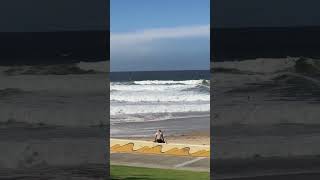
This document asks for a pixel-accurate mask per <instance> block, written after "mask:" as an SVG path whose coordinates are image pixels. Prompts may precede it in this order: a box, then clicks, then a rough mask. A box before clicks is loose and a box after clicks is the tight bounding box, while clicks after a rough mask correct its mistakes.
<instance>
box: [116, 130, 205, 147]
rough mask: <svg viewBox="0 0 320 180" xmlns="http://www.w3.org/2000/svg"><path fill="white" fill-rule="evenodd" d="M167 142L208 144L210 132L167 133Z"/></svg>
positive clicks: (147, 138)
mask: <svg viewBox="0 0 320 180" xmlns="http://www.w3.org/2000/svg"><path fill="white" fill-rule="evenodd" d="M120 139H132V140H143V141H153V140H154V137H153V136H150V137H121V138H120ZM165 140H166V141H167V143H174V144H195V145H210V133H209V132H196V131H195V132H191V133H189V134H188V133H185V134H181V135H169V136H165Z"/></svg>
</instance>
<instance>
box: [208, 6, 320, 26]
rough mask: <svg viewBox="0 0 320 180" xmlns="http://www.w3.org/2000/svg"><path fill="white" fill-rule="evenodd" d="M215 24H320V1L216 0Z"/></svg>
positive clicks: (213, 8)
mask: <svg viewBox="0 0 320 180" xmlns="http://www.w3.org/2000/svg"><path fill="white" fill-rule="evenodd" d="M210 5H211V7H212V8H211V9H212V11H211V12H212V23H211V25H212V26H213V27H226V28H235V27H296V26H319V25H320V13H319V6H320V1H319V0H304V1H303V0H215V1H212V3H211V4H210Z"/></svg>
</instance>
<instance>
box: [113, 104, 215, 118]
mask: <svg viewBox="0 0 320 180" xmlns="http://www.w3.org/2000/svg"><path fill="white" fill-rule="evenodd" d="M206 111H210V102H202V103H189V104H187V103H181V104H157V103H153V104H123V105H111V107H110V115H132V114H148V113H179V112H206Z"/></svg>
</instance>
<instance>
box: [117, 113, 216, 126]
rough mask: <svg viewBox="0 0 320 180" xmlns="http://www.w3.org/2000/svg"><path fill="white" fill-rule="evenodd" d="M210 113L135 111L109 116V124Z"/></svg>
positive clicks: (179, 117)
mask: <svg viewBox="0 0 320 180" xmlns="http://www.w3.org/2000/svg"><path fill="white" fill-rule="evenodd" d="M209 116H210V114H209V113H207V114H204V113H198V112H196V113H192V114H190V113H163V112H162V113H145V114H143V113H140V114H139V113H136V114H129V115H123V116H114V115H112V116H111V125H114V124H119V123H137V122H156V121H166V120H170V119H184V118H202V117H209Z"/></svg>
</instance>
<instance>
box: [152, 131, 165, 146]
mask: <svg viewBox="0 0 320 180" xmlns="http://www.w3.org/2000/svg"><path fill="white" fill-rule="evenodd" d="M154 142H157V143H165V140H164V137H163V133H162V131H161V130H160V129H158V131H157V132H156V133H155V137H154Z"/></svg>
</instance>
